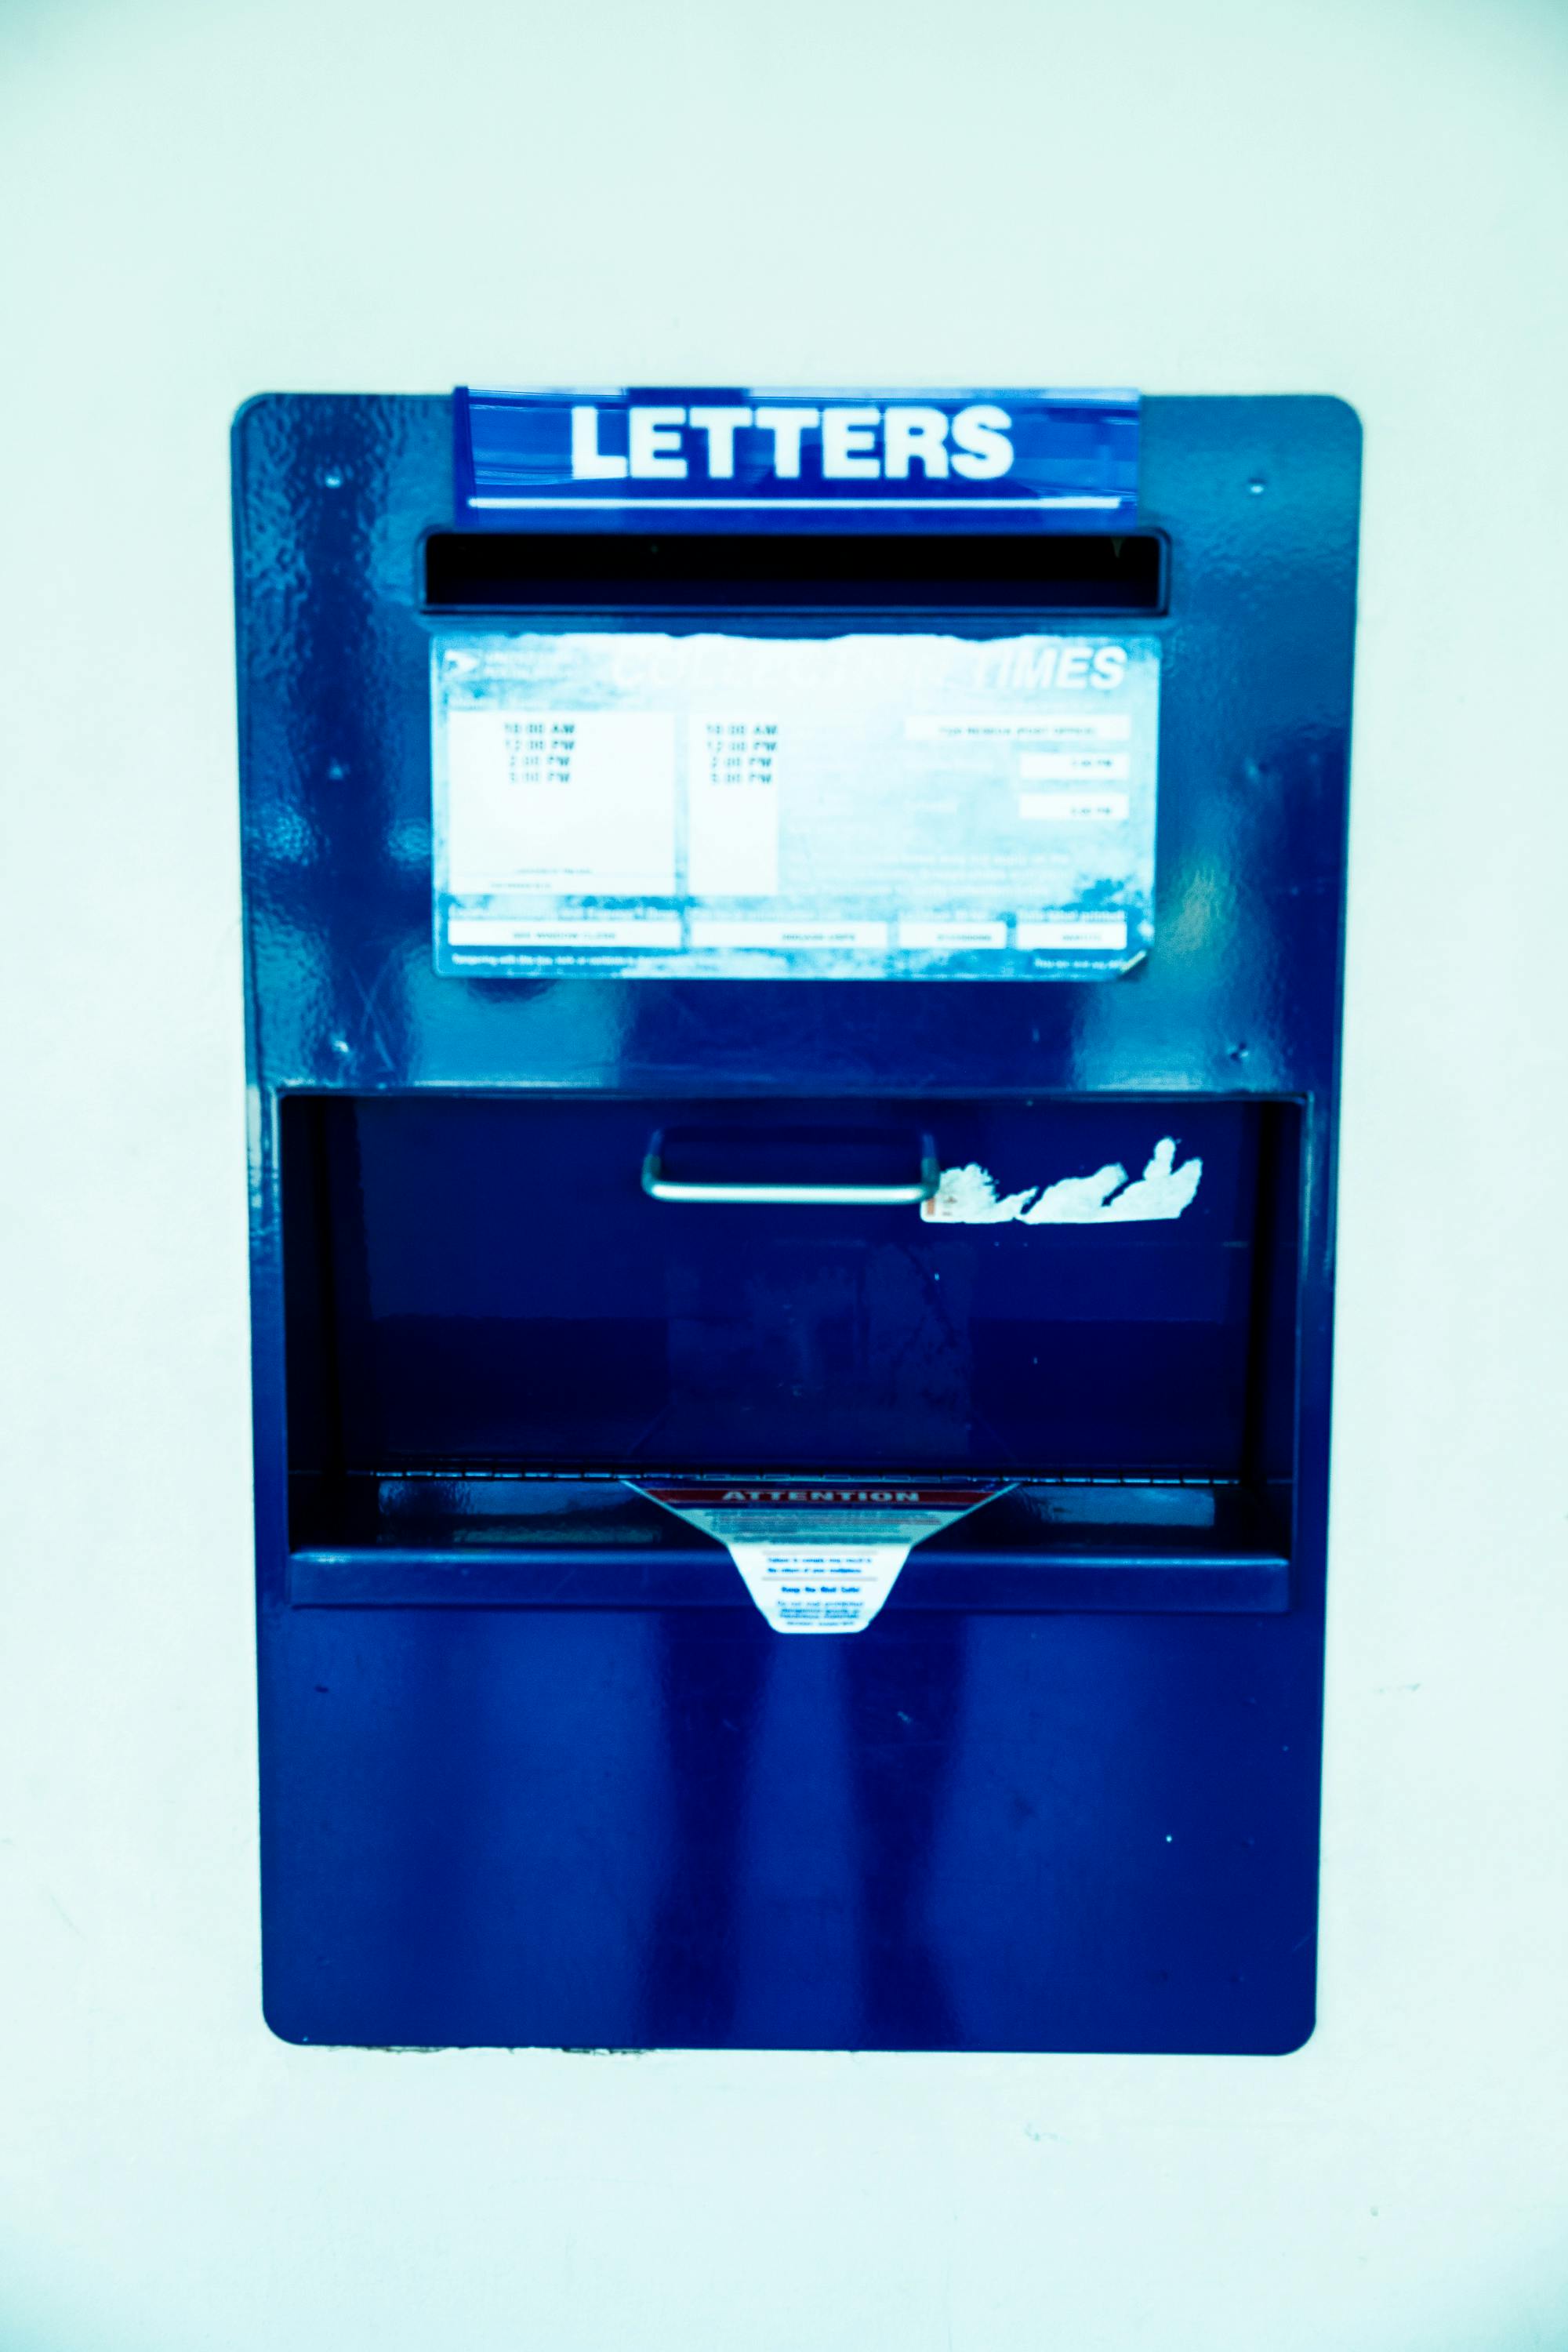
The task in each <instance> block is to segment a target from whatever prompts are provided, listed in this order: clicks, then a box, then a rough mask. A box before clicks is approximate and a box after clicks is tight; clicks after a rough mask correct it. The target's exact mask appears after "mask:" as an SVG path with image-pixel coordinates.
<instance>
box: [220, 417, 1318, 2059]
mask: <svg viewBox="0 0 1568 2352" xmlns="http://www.w3.org/2000/svg"><path fill="white" fill-rule="evenodd" d="M1359 439H1360V436H1359V432H1358V428H1357V425H1356V422H1355V419H1354V417H1353V415H1352V413H1351V412H1350V411H1349V410H1348V409H1347V408H1345V407H1344V406H1343V405H1342V404H1340V403H1338V402H1335V401H1332V400H1328V399H1316V398H1267V399H1217V398H1205V399H1196V398H1191V399H1153V398H1150V399H1144V400H1142V402H1140V401H1138V400H1136V399H1135V398H1133V397H1132V396H1131V395H1130V394H1118V393H1090V394H1070V393H1044V392H1035V393H1028V394H1025V393H1007V392H1002V391H977V392H971V393H965V394H947V393H904V392H879V391H874V390H868V391H864V392H845V393H840V394H826V393H817V392H813V393H779V394H770V393H765V392H758V391H752V390H747V389H739V390H736V389H722V390H697V389H692V388H676V389H668V388H657V389H648V390H641V391H633V392H623V393H615V394H610V393H603V392H600V393H595V392H583V393H580V394H552V395H543V394H500V393H496V394H488V393H478V392H474V393H467V392H459V393H458V394H457V395H456V396H455V397H454V398H453V399H451V400H447V399H437V398H401V397H385V398H382V397H376V398H349V397H337V396H331V397H327V396H320V397H318V396H298V397H296V396H279V397H268V398H263V399H260V400H258V401H256V402H253V403H252V404H250V405H248V406H247V408H246V409H245V410H244V411H242V413H241V415H240V417H239V419H238V421H237V425H236V431H235V473H236V538H237V606H238V630H239V671H240V690H241V694H240V709H241V735H242V743H241V765H242V774H243V785H244V856H245V879H246V902H247V995H248V1039H249V1071H250V1086H251V1104H252V1126H251V1136H252V1143H251V1150H252V1164H251V1190H250V1201H251V1251H252V1274H253V1298H254V1334H255V1400H256V1404H255V1412H256V1496H257V1504H256V1515H257V1517H256V1523H257V1575H258V1643H259V1667H260V1721H261V1803H262V1821H261V1828H262V1873H263V1915H262V1916H263V1937H264V1960H265V1969H264V1975H265V1999H266V2008H267V2014H268V2019H269V2021H270V2022H271V2024H272V2025H273V2027H274V2029H275V2030H276V2031H277V2032H279V2033H281V2034H283V2035H285V2036H287V2037H289V2039H291V2040H295V2041H300V2042H344V2043H361V2044H375V2045H387V2044H397V2045H426V2046H428V2045H450V2044H459V2043H469V2044H473V2043H489V2044H541V2043H543V2044H557V2045H568V2046H594V2047H598V2046H636V2047H643V2046H649V2045H658V2044H677V2045H680V2044H685V2045H718V2046H739V2047H777V2048H820V2047H829V2048H844V2047H848V2048H880V2049H921V2050H960V2049H963V2050H1105V2051H1192V2052H1258V2053H1263V2052H1279V2051H1284V2050H1289V2049H1291V2048H1293V2047H1295V2046H1296V2045H1298V2044H1299V2043H1300V2042H1301V2041H1302V2040H1303V2039H1304V2038H1305V2037H1306V2035H1307V2034H1308V2033H1309V2032H1310V2030H1311V2023H1312V2017H1313V1985H1314V1955H1315V1920H1316V1898H1317V1874H1318V1827H1317V1825H1318V1810H1319V1777H1320V1774H1319V1762H1320V1731H1321V1691H1322V1637H1323V1586H1324V1565H1325V1537H1326V1495H1327V1469H1328V1429H1329V1374H1330V1339H1331V1304H1332V1263H1333V1171H1334V1120H1335V1094H1336V1079H1337V1066H1338V1052H1339V1033H1340V993H1341V956H1342V902H1343V885H1344V841H1345V803H1346V772H1347V750H1348V734H1349V719H1350V691H1351V669H1352V635H1353V624H1354V581H1355V552H1356V531H1357V513H1358V499H1359V488H1358V484H1359Z"/></svg>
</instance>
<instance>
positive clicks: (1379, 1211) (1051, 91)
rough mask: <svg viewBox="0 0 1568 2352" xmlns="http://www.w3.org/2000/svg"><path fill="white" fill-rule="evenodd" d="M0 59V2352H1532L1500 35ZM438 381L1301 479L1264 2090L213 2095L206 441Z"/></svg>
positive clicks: (1276, 0) (552, 20)
mask: <svg viewBox="0 0 1568 2352" xmlns="http://www.w3.org/2000/svg"><path fill="white" fill-rule="evenodd" d="M0 40H3V41H4V42H5V46H6V50H7V52H8V55H7V58H6V61H5V65H4V68H3V70H0V110H3V114H4V125H3V131H0V151H3V152H0V176H3V179H4V192H3V193H0V219H3V220H4V222H5V236H4V240H3V244H4V260H3V264H0V267H3V270H4V281H5V283H4V289H3V290H0V317H4V319H5V346H6V349H5V356H4V358H3V360H0V399H3V401H4V405H5V424H4V429H3V432H0V467H3V469H4V478H5V479H4V491H3V496H0V599H3V600H4V606H5V613H4V619H3V621H0V667H3V669H4V671H5V686H4V696H5V702H4V728H5V733H4V747H5V748H4V751H3V759H4V767H5V775H4V788H3V800H4V810H5V824H6V825H7V828H8V834H9V842H10V846H9V848H8V850H7V852H6V856H5V870H4V886H5V894H6V911H5V914H4V918H3V920H0V953H3V955H4V959H5V971H6V974H7V977H6V978H5V981H4V982H3V984H0V1003H3V1004H4V1007H5V1025H6V1030H7V1043H6V1046H5V1053H6V1058H7V1072H6V1075H5V1077H4V1079H3V1081H0V1099H3V1100H4V1102H5V1108H6V1113H7V1116H6V1118H5V1127H6V1129H7V1130H8V1139H7V1140H6V1141H5V1144H4V1146H3V1148H0V1186H3V1188H4V1196H5V1197H4V1204H3V1205H0V1246H3V1247H4V1250H5V1256H6V1258H7V1260H8V1262H9V1273H8V1288H7V1298H8V1302H9V1303H8V1304H7V1305H6V1306H5V1309H4V1317H5V1319H4V1323H3V1325H0V1352H3V1354H4V1357H5V1379H6V1381H7V1383H8V1389H7V1401H3V1402H0V1440H3V1442H4V1444H5V1448H6V1450H7V1453H8V1454H11V1455H12V1456H13V1457H14V1466H13V1467H11V1468H9V1469H7V1470H6V1471H5V1473H4V1483H3V1485H0V1497H3V1500H0V1551H3V1552H4V1554H5V1564H4V1569H3V1571H0V1611H3V1613H4V1622H3V1625H0V1638H3V1641H4V1663H3V1664H0V1675H3V1678H4V1687H3V1689H0V1745H3V1755H0V2113H3V2115H4V2124H3V2126H0V2175H3V2177H4V2182H5V2186H4V2191H3V2194H0V2346H3V2347H5V2352H280V2347H289V2352H316V2348H317V2347H331V2352H434V2347H440V2352H503V2347H504V2348H505V2352H511V2347H535V2346H538V2347H545V2346H548V2347H551V2352H612V2347H614V2352H619V2347H635V2352H665V2347H669V2352H884V2347H886V2352H1046V2347H1061V2352H1133V2347H1137V2352H1145V2347H1146V2348H1147V2352H1329V2347H1331V2352H1518V2347H1559V2346H1568V2227H1565V2215H1564V2210H1563V2160H1562V2151H1563V2127H1562V2116H1563V2108H1564V2105H1565V2104H1568V2035H1565V2034H1564V2031H1563V1984H1564V1975H1565V1968H1568V1906H1565V1902H1564V1894H1563V1853H1562V1820H1563V1798H1564V1793H1565V1791H1564V1778H1565V1775H1564V1770H1563V1764H1564V1752H1563V1751H1564V1729H1563V1727H1564V1722H1565V1720H1568V1706H1565V1705H1564V1682H1565V1677H1568V1642H1565V1638H1564V1637H1565V1635H1568V1607H1565V1592H1568V1580H1565V1578H1564V1574H1563V1569H1564V1559H1563V1551H1564V1543H1563V1538H1564V1534H1565V1530H1568V1475H1565V1473H1568V1464H1565V1461H1564V1454H1565V1453H1568V1446H1565V1444H1564V1438H1563V1414H1562V1402H1563V1331H1564V1327H1565V1324H1568V1315H1565V1313H1564V1307H1565V1305H1568V1301H1565V1299H1564V1292H1563V1251H1562V1234H1563V1225H1564V1218H1565V1213H1568V1134H1565V1131H1564V1119H1563V1092H1564V1078H1565V1076H1568V1073H1565V1069H1564V1057H1563V1045H1562V1028H1563V1010H1564V1000H1565V993H1568V983H1565V980H1564V971H1565V965H1568V957H1565V951H1564V947H1563V940H1562V936H1561V926H1562V915H1561V908H1562V905H1563V876H1564V873H1565V871H1568V841H1565V839H1564V826H1563V803H1564V799H1565V798H1568V761H1565V759H1564V755H1563V748H1562V742H1561V735H1560V730H1561V729H1562V726H1563V707H1564V688H1565V684H1568V655H1565V653H1564V650H1563V637H1564V626H1563V624H1564V618H1565V615H1564V612H1563V593H1562V582H1563V514H1564V498H1563V493H1564V471H1565V468H1564V461H1563V451H1564V448H1565V447H1568V400H1565V398H1564V394H1565V391H1568V385H1565V383H1564V376H1565V373H1568V349H1565V336H1564V292H1563V289H1564V260H1563V256H1564V227H1565V220H1564V214H1565V210H1568V207H1565V205H1564V159H1565V156H1568V108H1565V105H1564V100H1565V97H1568V14H1564V12H1563V10H1562V9H1560V8H1559V9H1547V8H1544V7H1530V6H1526V5H1520V0H1491V5H1442V0H1436V5H1424V6H1405V5H1377V0H1362V5H1327V4H1325V5H1315V6H1300V5H1280V0H1256V4H1255V5H1231V6H1227V5H1215V0H1195V5H1183V6H1178V5H1164V4H1163V0H1121V5H1115V6H1110V5H1101V6H1098V7H1097V6H1093V5H1079V6H1076V7H1068V6H1066V5H1061V0H1030V5H1021V4H1020V0H998V5H989V6H983V7H977V6H969V7H942V6H938V5H933V0H910V4H909V5H902V6H900V5H895V0H865V5H858V4H857V0H796V5H791V6H789V7H787V8H786V7H784V6H780V5H771V6H768V7H742V6H740V5H733V4H732V0H731V5H719V0H706V5H702V0H669V5H664V6H655V5H632V0H620V5H613V6H610V7H605V6H603V5H588V0H580V5H577V6H576V7H572V6H570V5H566V0H555V4H554V5H550V6H542V5H537V0H506V5H500V0H476V5H468V6H434V5H428V6H417V5H409V0H383V5H374V6H372V5H356V0H292V5H290V4H289V0H279V5H221V0H213V5H205V6H204V5H194V4H193V5H154V0H123V5H118V6H113V7H110V6H93V5H84V0H74V4H73V0H59V4H58V5H53V6H48V7H46V6H43V5H13V6H12V7H11V8H10V9H9V11H8V13H7V14H6V15H5V17H4V19H3V20H0ZM458 379H464V380H468V379H472V380H474V381H477V382H480V383H483V382H487V381H489V382H496V381H500V382H521V383H527V382H538V381H542V382H545V383H571V382H574V381H585V382H593V381H602V382H609V383H617V382H622V381H626V380H632V381H642V382H645V383H647V382H653V383H658V382H660V381H664V382H671V381H679V382H692V381H702V380H704V379H708V380H712V381H718V382H740V381H747V382H764V383H765V382H769V381H773V382H780V383H789V382H813V381H824V380H826V381H828V382H833V383H855V382H856V381H858V380H871V381H879V382H898V381H905V382H910V383H931V382H936V383H943V382H953V383H966V382H973V383H1003V384H1005V383H1031V382H1034V383H1042V382H1043V383H1069V384H1070V383H1140V384H1142V385H1145V386H1147V387H1149V388H1151V389H1153V390H1159V391H1183V390H1204V391H1208V390H1220V391H1275V390H1279V391H1309V390H1310V391H1326V392H1334V393H1339V394H1343V395H1344V396H1346V397H1347V398H1349V399H1350V400H1352V401H1353V402H1354V403H1355V404H1356V405H1357V406H1358V407H1359V409H1360V410H1361V413H1362V415H1363V419H1364V421H1365V425H1366V427H1367V459H1368V485H1367V499H1366V515H1365V523H1366V531H1365V548H1364V554H1365V566H1364V574H1363V586H1364V623H1363V633H1362V639H1361V662H1360V683H1359V695H1360V702H1359V710H1358V719H1357V731H1356V751H1355V824H1354V835H1353V866H1352V940H1351V957H1350V997H1349V1028H1348V1066H1347V1102H1346V1120H1345V1163H1344V1185H1343V1216H1342V1244H1343V1281H1342V1294H1341V1300H1342V1305H1341V1326H1340V1331H1341V1342H1340V1356H1339V1423H1338V1427H1339V1440H1338V1446H1337V1454H1336V1478H1335V1518H1334V1545H1333V1614H1332V1625H1331V1684H1330V1709H1329V1771H1328V1791H1327V1807H1328V1817H1327V1844H1326V1876H1325V1914H1324V1932H1323V1980H1322V1996H1323V1997H1322V2011H1321V2013H1322V2022H1321V2027H1320V2030H1319V2032H1318V2034H1317V2036H1316V2038H1315V2040H1314V2041H1313V2042H1311V2043H1310V2046H1309V2047H1308V2048H1307V2049H1306V2051H1305V2052H1303V2053H1301V2054H1300V2055H1299V2056H1297V2057H1294V2058H1291V2059H1287V2060H1280V2061H1258V2060H1250V2061H1227V2062H1217V2061H1215V2062H1203V2061H1191V2060H1173V2059H1172V2060H1147V2059H1117V2060H1110V2061H1100V2060H1095V2059H1085V2058H1066V2059H1053V2058H1039V2059H1026V2058H1005V2059H942V2058H936V2059H921V2058H881V2059H866V2058H861V2059H850V2058H845V2057H832V2056H829V2057H820V2058H792V2057H768V2056H740V2057H723V2056H683V2055H666V2056H656V2057H649V2058H644V2059H625V2058H623V2059H590V2058H583V2057H565V2056H560V2055H548V2054H539V2055H527V2054H521V2055H511V2056H504V2055H496V2054H484V2053H479V2054H469V2055H452V2056H446V2057H395V2056H376V2055H369V2054H353V2053H331V2052H320V2053H312V2052H310V2051H301V2050H295V2049H289V2048H285V2047H284V2046H283V2045H282V2044H281V2043H279V2042H275V2041H273V2040H271V2039H270V2038H269V2036H268V2033H267V2032H266V2031H265V2030H264V2028H263V2026H262V2023H261V2020H260V2015H259V2011H258V1998H257V1924H256V1852H255V1826H254V1817H255V1790H254V1779H253V1762H252V1739H253V1696H252V1682H251V1646H250V1627H249V1573H250V1569H249V1518H248V1514H249V1498H248V1493H247V1427H246V1412H247V1394H246V1307H245V1195H244V1183H243V1175H242V1157H241V1155H242V1144H243V1139H242V1131H241V1130H242V1118H243V1103H242V1094H241V1078H240V1031H239V962H238V929H237V926H238V913H237V866H236V821H235V808H234V797H235V762H234V751H233V710H232V688H231V651H230V619H229V588H228V518H227V505H226V500H227V482H226V462H227V452H226V427H227V422H228V418H229V415H230V414H231V412H232V411H233V409H234V408H235V406H236V405H237V403H238V402H239V401H240V400H241V399H242V398H244V397H245V396H246V395H247V394H250V393H253V392H256V391H259V390H263V389H290V390H305V389H313V388H331V387H342V388H353V389H374V390H385V391H393V390H444V389H446V388H447V387H448V386H449V385H450V384H451V383H453V382H454V381H457V380H458Z"/></svg>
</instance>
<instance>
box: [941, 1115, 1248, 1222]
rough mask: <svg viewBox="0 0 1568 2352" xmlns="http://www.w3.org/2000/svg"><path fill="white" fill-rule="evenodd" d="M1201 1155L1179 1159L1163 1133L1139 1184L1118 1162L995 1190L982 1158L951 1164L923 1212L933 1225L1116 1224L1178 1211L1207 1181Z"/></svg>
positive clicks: (1173, 1143) (1170, 1138) (1170, 1139)
mask: <svg viewBox="0 0 1568 2352" xmlns="http://www.w3.org/2000/svg"><path fill="white" fill-rule="evenodd" d="M1203 1172H1204V1163H1203V1161H1202V1160H1183V1161H1182V1162H1181V1164H1180V1166H1178V1165H1177V1163H1176V1139H1175V1138H1174V1136H1170V1135H1166V1136H1163V1137H1162V1138H1161V1139H1160V1141H1159V1142H1158V1143H1157V1144H1156V1145H1155V1146H1154V1150H1153V1153H1152V1157H1151V1159H1150V1160H1149V1161H1148V1164H1147V1165H1146V1166H1145V1168H1144V1170H1143V1173H1142V1176H1140V1177H1139V1179H1138V1181H1137V1182H1136V1183H1134V1184H1130V1183H1129V1182H1128V1181H1127V1171H1126V1169H1125V1168H1124V1167H1122V1166H1121V1162H1120V1161H1119V1160H1113V1161H1111V1162H1110V1164H1109V1165H1108V1166H1107V1167H1104V1168H1097V1169H1096V1170H1095V1171H1094V1172H1093V1174H1092V1175H1089V1176H1063V1177H1061V1178H1059V1179H1058V1181H1057V1182H1056V1183H1054V1184H1047V1185H1046V1186H1044V1187H1043V1188H1042V1187H1041V1186H1039V1185H1037V1184H1031V1185H1030V1186H1028V1188H1027V1189H1026V1191H1024V1192H1007V1193H1000V1194H999V1193H998V1192H997V1190H996V1180H995V1178H994V1176H993V1175H992V1174H991V1172H990V1171H989V1170H988V1169H984V1168H982V1167H981V1166H980V1165H979V1163H978V1162H977V1161H971V1163H970V1164H969V1166H968V1167H966V1168H947V1169H944V1170H943V1171H942V1182H941V1183H940V1184H939V1185H938V1187H937V1190H936V1192H935V1193H934V1195H933V1196H932V1198H931V1200H929V1201H922V1202H921V1216H922V1217H924V1218H925V1219H926V1220H927V1221H928V1222H929V1223H931V1224H950V1225H1002V1224H1024V1225H1116V1224H1142V1223H1152V1222H1154V1221H1156V1220H1159V1219H1162V1218H1168V1217H1179V1216H1180V1215H1181V1213H1182V1212H1183V1210H1184V1209H1185V1208H1187V1207H1188V1206H1189V1205H1190V1204H1191V1202H1192V1201H1193V1199H1194V1195H1195V1193H1196V1192H1197V1189H1198V1185H1199V1183H1200V1182H1201V1181H1202V1179H1203Z"/></svg>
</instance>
